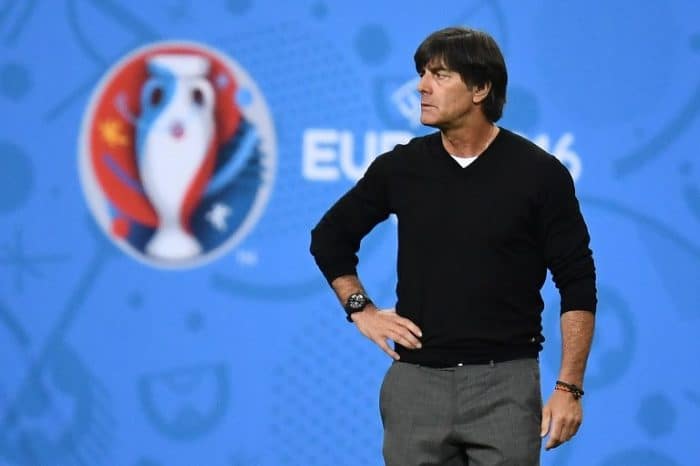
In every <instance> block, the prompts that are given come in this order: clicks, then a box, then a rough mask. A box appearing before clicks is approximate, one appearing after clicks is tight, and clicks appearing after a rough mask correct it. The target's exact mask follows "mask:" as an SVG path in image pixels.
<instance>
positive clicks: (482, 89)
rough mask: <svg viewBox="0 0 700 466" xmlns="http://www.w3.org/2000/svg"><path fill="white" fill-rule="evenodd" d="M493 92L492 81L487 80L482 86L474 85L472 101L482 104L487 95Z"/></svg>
mask: <svg viewBox="0 0 700 466" xmlns="http://www.w3.org/2000/svg"><path fill="white" fill-rule="evenodd" d="M489 92H491V82H490V81H487V82H485V83H484V84H482V85H481V86H476V85H475V86H474V95H473V96H472V102H474V103H475V104H480V103H481V102H483V101H484V99H486V97H487V96H488V95H489Z"/></svg>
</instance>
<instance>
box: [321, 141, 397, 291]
mask: <svg viewBox="0 0 700 466" xmlns="http://www.w3.org/2000/svg"><path fill="white" fill-rule="evenodd" d="M387 155H388V154H385V155H382V156H379V157H377V159H375V160H374V161H373V162H372V164H370V166H369V168H368V169H367V171H366V172H365V174H364V176H363V177H362V178H361V179H360V180H359V181H358V182H357V184H356V185H355V186H354V187H353V188H352V189H350V190H349V191H348V192H347V193H345V195H343V196H342V197H341V198H340V199H339V200H338V201H337V202H336V203H335V204H334V205H333V206H332V207H331V208H330V209H329V210H328V211H327V212H326V213H325V215H324V216H323V217H322V218H321V220H320V221H319V223H318V224H317V225H316V227H315V228H314V229H313V230H312V231H311V248H310V249H311V254H312V255H313V256H314V259H315V260H316V264H317V265H318V267H319V269H321V272H322V273H323V276H324V277H325V278H326V280H327V281H328V283H331V282H332V281H333V280H334V279H336V278H337V277H340V276H342V275H357V270H356V267H357V263H358V258H357V252H358V250H359V249H360V242H361V240H362V238H364V236H365V235H367V233H369V232H370V231H371V230H372V228H374V226H375V225H377V224H378V223H380V222H382V221H383V220H386V218H387V217H388V216H389V214H390V208H389V199H388V193H387V184H388V180H387V177H388V171H387V170H386V167H385V165H386V162H387V160H386V157H387Z"/></svg>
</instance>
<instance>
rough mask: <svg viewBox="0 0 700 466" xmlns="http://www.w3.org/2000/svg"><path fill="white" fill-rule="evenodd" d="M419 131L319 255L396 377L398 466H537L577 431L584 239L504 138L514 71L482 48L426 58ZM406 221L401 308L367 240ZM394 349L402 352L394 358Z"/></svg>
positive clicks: (589, 322)
mask: <svg viewBox="0 0 700 466" xmlns="http://www.w3.org/2000/svg"><path fill="white" fill-rule="evenodd" d="M414 60H415V65H416V70H417V71H418V74H419V75H420V81H419V84H418V91H419V92H420V94H421V122H422V123H423V124H425V125H428V126H432V127H435V128H438V129H439V131H438V132H435V133H433V134H430V135H428V136H424V137H417V138H414V139H412V140H411V141H410V142H409V143H408V144H406V145H399V146H396V148H394V150H392V151H390V152H388V153H386V154H383V155H381V156H379V157H378V158H377V159H376V160H375V161H374V162H373V163H372V164H371V165H370V166H369V168H368V169H367V172H366V173H365V175H364V177H363V178H362V179H361V180H360V181H359V182H358V183H357V184H356V185H355V186H354V187H353V188H352V189H351V190H350V191H349V192H347V193H346V194H345V195H344V196H343V197H342V198H341V199H340V200H338V202H336V203H335V205H333V207H331V209H330V210H329V211H328V212H326V214H325V215H324V216H323V218H322V219H321V221H320V222H319V224H318V225H317V226H316V227H315V228H314V230H313V232H312V243H311V252H312V254H313V255H314V257H315V259H316V263H317V264H318V266H319V268H320V269H321V271H322V272H323V274H324V276H325V278H326V279H327V280H328V282H329V283H330V284H331V286H332V287H333V289H334V290H335V292H336V294H337V295H338V298H339V299H340V301H341V303H342V304H343V306H344V308H345V311H346V312H347V316H348V320H350V321H352V322H354V323H355V324H356V326H357V328H358V329H359V331H360V332H362V334H363V335H365V336H366V337H368V338H369V339H371V340H372V341H374V342H375V343H376V344H377V345H378V346H379V347H380V348H382V349H383V350H384V351H385V352H386V353H387V354H389V355H390V356H391V357H392V358H393V359H394V360H395V362H394V363H393V364H392V365H391V367H390V368H389V370H388V372H387V374H386V375H385V378H384V382H383V384H382V388H381V392H380V411H381V416H382V422H383V425H384V449H383V452H384V458H385V460H386V463H387V464H388V465H395V466H408V465H438V464H462V465H466V464H468V465H470V466H474V465H518V466H530V465H536V464H539V455H540V445H541V441H540V438H541V437H544V436H546V435H547V434H549V438H548V439H547V443H546V448H547V449H549V448H553V447H556V446H558V445H560V444H561V443H562V442H565V441H567V440H569V439H570V438H571V437H572V436H573V435H575V434H576V431H577V430H578V428H579V425H580V424H581V420H582V408H581V401H580V398H581V396H582V395H583V390H582V388H581V387H582V386H583V375H584V370H585V366H586V360H587V358H588V353H589V350H590V345H591V340H592V335H593V327H594V313H595V307H596V290H595V269H594V264H593V259H592V254H591V250H590V248H589V235H588V231H587V228H586V224H585V223H584V220H583V217H582V216H581V212H580V209H579V205H578V201H577V200H576V196H575V194H574V185H573V181H572V179H571V176H570V175H569V172H568V171H567V170H566V168H565V167H564V166H563V165H562V164H561V163H560V162H559V161H558V160H557V159H556V158H554V157H553V156H551V155H549V154H548V153H546V152H545V151H543V150H542V149H540V148H539V147H537V146H536V145H535V144H533V143H531V142H529V141H527V140H526V139H524V138H522V137H520V136H518V135H516V134H514V133H513V132H511V131H508V130H507V129H504V128H500V127H498V126H496V125H495V124H494V122H496V121H497V120H498V119H499V118H500V117H501V113H502V110H503V105H504V103H505V96H506V83H507V72H506V66H505V62H504V60H503V56H502V54H501V52H500V50H499V48H498V45H497V44H496V42H495V41H494V40H493V38H491V37H490V36H489V35H488V34H486V33H484V32H480V31H475V30H472V29H466V28H447V29H443V30H440V31H437V32H435V33H433V34H431V35H430V36H429V37H428V38H427V39H425V40H424V41H423V43H421V44H420V46H419V47H418V49H417V51H416V53H415V56H414ZM391 213H394V214H396V216H397V218H398V242H399V247H398V265H397V268H398V283H397V287H396V292H397V295H398V300H397V302H396V306H395V309H388V310H379V309H378V308H377V307H376V306H375V305H374V303H372V301H371V300H370V299H369V297H368V296H367V293H366V291H365V289H364V287H363V286H362V284H361V282H360V280H359V278H358V277H357V273H356V266H357V263H358V258H357V255H356V254H357V252H358V250H359V247H360V241H361V239H362V238H363V237H364V236H365V235H366V234H367V233H368V232H369V231H370V230H371V229H372V228H373V227H374V226H375V225H376V224H377V223H379V222H381V221H383V220H384V219H386V218H387V216H388V215H389V214H391ZM547 268H549V270H550V271H551V273H552V277H553V279H554V282H555V284H556V286H557V287H558V288H559V291H560V294H561V332H562V342H563V344H562V361H561V368H560V370H559V377H558V379H559V380H557V382H556V384H555V387H554V390H552V393H551V396H550V397H549V399H548V401H547V403H546V404H545V405H544V407H542V398H541V392H540V376H539V363H538V359H537V357H538V353H539V351H540V350H541V349H542V342H543V341H544V338H543V336H542V326H541V313H542V309H543V307H544V305H543V302H542V298H541V295H540V289H541V288H542V285H543V283H544V280H545V276H546V270H547ZM387 340H392V341H393V342H394V349H392V348H391V347H390V346H389V345H388V344H387Z"/></svg>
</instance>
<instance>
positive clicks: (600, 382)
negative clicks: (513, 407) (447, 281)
mask: <svg viewBox="0 0 700 466" xmlns="http://www.w3.org/2000/svg"><path fill="white" fill-rule="evenodd" d="M699 18H700V4H698V3H697V2H691V1H690V0H687V1H681V0H671V1H667V2H664V3H663V5H662V4H661V3H659V2H652V1H642V2H639V1H631V0H620V1H615V2H607V1H602V0H591V1H587V2H561V1H556V0H541V1H526V2H506V1H478V0H467V1H460V2H456V1H454V2H453V1H441V2H426V1H422V2H416V1H401V2H399V1H388V2H377V1H366V0H356V1H353V2H331V1H328V0H303V1H302V0H300V1H289V2H277V1H272V0H228V1H225V0H217V1H211V2H194V1H192V0H171V1H166V0H161V1H152V2H146V1H129V2H126V1H123V2H117V1H109V0H105V1H89V0H82V1H78V0H66V1H55V2H37V1H34V0H25V1H15V0H4V1H0V50H1V55H0V108H1V109H2V125H1V126H0V226H1V227H2V228H1V230H0V369H1V370H0V374H1V375H0V423H1V424H2V425H1V426H0V465H1V466H5V465H34V464H41V465H64V464H65V465H103V464H104V465H127V466H156V465H365V464H366V465H377V464H381V426H380V420H379V413H378V407H377V405H378V391H379V385H380V383H381V379H382V377H383V374H384V371H385V369H386V367H387V366H388V364H389V362H390V361H389V360H388V358H387V357H386V356H385V355H384V354H383V353H381V352H380V351H379V350H378V349H377V348H376V347H374V346H373V345H372V344H371V343H370V342H368V341H366V340H365V339H363V338H362V337H361V336H360V334H359V333H358V332H356V331H355V329H354V328H353V327H351V326H349V325H348V324H347V323H346V322H345V320H344V317H343V313H342V310H341V309H340V307H339V306H338V305H337V303H336V302H335V298H334V296H333V295H332V293H331V292H330V290H329V288H328V287H327V285H326V284H325V282H324V281H323V280H322V279H321V277H320V274H319V273H318V271H317V270H316V268H315V266H314V264H313V262H312V259H311V257H310V256H309V255H308V252H307V251H308V240H309V230H310V228H311V227H312V226H313V225H314V224H315V222H316V221H317V220H318V219H319V217H320V216H321V214H322V213H323V211H324V210H325V209H326V208H327V207H328V206H329V205H330V204H331V203H332V202H333V201H334V200H335V199H336V198H337V197H338V196H339V195H340V194H341V193H342V192H344V191H345V190H347V189H348V188H349V187H350V186H351V185H352V179H351V178H352V177H347V176H340V177H339V179H337V180H334V181H319V180H313V179H309V178H308V177H305V176H304V175H303V170H302V160H303V157H304V151H303V144H302V142H303V135H304V132H305V131H306V130H307V129H308V128H328V129H335V130H337V131H349V132H350V133H351V134H352V135H353V140H354V142H355V147H354V154H355V159H356V160H358V163H360V162H361V159H362V157H363V155H362V154H363V151H364V149H363V141H364V135H365V133H366V132H368V131H372V132H382V131H407V132H411V133H413V134H422V133H424V131H425V130H424V129H421V128H415V127H413V126H411V123H410V121H409V120H407V119H406V118H405V117H404V116H402V115H401V113H399V112H398V111H397V110H396V108H395V106H394V105H393V104H392V100H391V95H392V93H393V92H394V91H395V90H396V89H397V88H398V87H400V86H401V85H402V84H404V83H406V82H408V81H410V80H411V79H412V78H413V77H414V76H415V70H414V69H413V62H412V55H413V52H414V50H415V47H416V46H417V45H418V43H420V41H421V40H422V39H423V38H424V37H425V36H426V35H427V34H428V33H430V32H432V31H433V30H436V29H438V28H441V27H444V26H448V25H455V24H463V25H469V26H473V27H477V28H482V29H485V30H488V31H490V32H491V33H492V34H493V35H494V36H495V38H496V39H497V41H498V42H499V43H500V44H501V47H502V50H503V52H504V55H505V57H506V61H507V63H508V68H509V77H510V85H509V95H508V103H507V105H506V108H505V115H504V118H503V120H502V121H501V122H500V123H501V124H502V125H503V126H505V127H508V128H511V129H514V130H517V131H519V132H521V133H523V134H525V135H527V136H528V137H531V138H533V139H535V140H537V141H539V142H540V143H542V144H544V145H547V146H548V149H549V150H550V151H553V152H556V151H555V146H556V144H557V142H558V141H562V138H564V136H565V135H567V134H568V135H569V136H568V137H567V138H568V139H569V146H568V148H562V147H560V148H559V149H560V150H559V151H558V152H559V153H558V154H557V155H561V154H562V153H563V152H568V153H571V152H573V153H575V154H576V156H577V159H578V160H579V161H580V163H581V171H580V173H578V175H577V177H576V178H577V179H576V186H577V193H578V196H579V199H580V201H581V205H582V209H583V211H584V214H585V216H586V219H587V222H588V225H589V228H590V231H591V235H592V238H593V239H592V248H593V249H594V253H595V258H596V262H597V268H598V276H599V290H600V294H599V300H600V305H599V312H598V321H597V324H598V326H597V332H596V336H595V342H594V348H593V351H592V354H591V357H590V360H589V368H588V372H587V378H586V384H585V388H586V392H587V393H586V397H585V398H584V408H585V420H584V424H583V426H582V428H581V430H580V432H579V434H578V435H577V437H576V438H575V440H574V441H573V442H571V443H569V444H566V445H565V446H562V447H561V448H558V449H556V450H553V451H551V452H545V453H543V455H542V463H543V464H544V465H562V466H563V465H570V466H575V465H581V466H583V465H586V466H589V465H601V466H603V465H605V466H608V465H609V466H613V465H642V466H644V465H660V466H667V465H668V466H673V465H698V464H700V443H699V442H698V441H697V439H698V434H697V432H698V428H699V427H700V422H699V421H698V419H700V389H699V388H698V387H700V375H699V371H698V369H699V367H698V361H697V357H698V352H699V350H700V344H698V337H697V335H698V331H699V330H700V321H699V319H700V286H699V285H700V280H699V279H700V166H698V143H699V142H700V119H699V118H698V114H699V113H700V73H699V72H698V70H700V26H698V24H700V23H699V22H698V19H699ZM177 39H183V40H190V41H197V42H200V43H202V44H205V45H208V46H210V47H214V48H216V49H218V50H220V51H221V52H223V53H225V54H227V55H228V56H230V57H232V58H233V59H235V60H236V61H237V62H238V63H240V64H241V65H242V66H243V67H244V68H245V69H246V70H247V71H248V73H249V74H250V75H251V76H252V77H253V79H254V80H255V81H256V82H257V84H258V85H259V87H260V89H261V91H262V93H263V94H264V96H265V98H266V100H267V102H268V105H269V107H270V110H271V112H272V118H273V120H274V123H275V129H276V133H277V142H278V148H279V150H278V154H277V157H278V167H277V173H276V178H275V183H274V186H273V188H272V189H273V190H272V195H271V198H270V201H269V203H268V205H267V208H266V209H265V212H264V213H263V215H262V217H261V218H260V220H259V221H258V223H257V225H256V226H255V228H254V229H253V230H252V231H251V232H250V233H249V234H248V236H247V237H246V238H245V240H244V241H243V242H242V243H240V244H239V245H237V246H236V248H235V249H233V250H231V251H230V252H229V253H227V254H226V255H224V256H223V257H220V258H219V259H217V260H215V261H213V262H211V263H208V264H207V265H205V266H202V267H196V268H191V269H187V270H169V271H168V270H162V269H158V268H153V267H150V266H148V265H144V264H143V263H141V262H138V261H136V260H134V259H133V258H132V257H130V256H127V255H126V254H124V253H123V252H122V251H121V250H120V249H118V248H117V247H116V246H114V244H112V243H111V241H110V240H109V239H108V238H107V237H106V236H105V235H104V234H103V233H102V231H101V230H100V229H99V228H98V227H97V224H96V222H95V220H94V219H93V218H92V215H91V213H90V211H89V209H88V207H87V203H86V200H85V198H84V195H83V191H82V188H81V184H80V180H79V177H78V162H77V160H78V139H79V132H80V124H81V121H82V118H83V115H84V113H85V110H86V106H87V103H88V99H89V97H90V95H91V93H92V91H93V89H94V88H95V86H96V84H97V82H98V80H99V79H100V78H101V77H102V76H103V74H104V73H105V72H106V71H107V70H108V69H109V68H110V67H111V66H112V65H113V64H114V63H116V62H117V61H118V60H119V59H120V58H122V57H123V56H124V55H126V54H127V53H129V52H130V51H132V50H134V49H135V48H137V47H139V46H143V45H147V44H149V43H152V42H154V41H160V40H177ZM571 137H573V139H571ZM567 138H564V139H567ZM328 165H331V166H333V163H329V164H328ZM335 166H338V163H335ZM340 173H341V175H342V171H341V172H340ZM395 235H396V233H395V227H394V224H393V223H392V222H391V221H387V222H385V223H384V224H382V225H380V226H378V227H377V228H376V229H375V231H374V232H373V233H372V234H371V235H370V236H369V237H368V238H367V239H366V240H365V241H364V242H363V252H362V263H361V268H360V272H361V275H362V277H363V281H364V282H365V284H366V285H367V288H368V289H369V291H370V293H371V295H372V296H373V297H374V299H375V301H377V302H378V303H380V304H382V305H383V306H387V307H388V306H391V305H392V303H393V300H394V295H393V281H394V264H395V258H394V254H395V245H394V244H395ZM543 293H544V296H545V302H546V303H547V307H546V309H545V312H544V317H543V319H544V323H545V333H546V337H547V342H546V343H545V350H544V351H543V353H542V357H541V361H542V383H543V393H544V395H545V397H546V396H548V395H549V392H550V387H551V386H552V385H553V382H554V380H555V378H556V373H557V369H558V358H559V354H560V352H559V344H560V340H559V336H558V296H557V294H556V292H555V290H553V287H552V286H551V285H549V284H548V285H547V286H546V287H545V290H544V291H543Z"/></svg>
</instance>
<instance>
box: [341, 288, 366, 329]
mask: <svg viewBox="0 0 700 466" xmlns="http://www.w3.org/2000/svg"><path fill="white" fill-rule="evenodd" d="M371 304H372V300H371V299H369V296H367V295H366V294H365V293H364V291H362V290H358V291H355V292H354V293H352V294H350V296H348V298H347V299H346V300H345V303H344V304H343V309H345V313H346V318H347V320H348V322H351V323H352V322H354V320H353V319H352V316H353V314H358V313H360V312H362V311H364V309H365V308H366V307H367V306H369V305H371Z"/></svg>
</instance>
